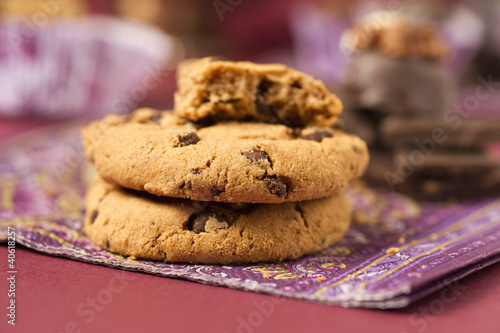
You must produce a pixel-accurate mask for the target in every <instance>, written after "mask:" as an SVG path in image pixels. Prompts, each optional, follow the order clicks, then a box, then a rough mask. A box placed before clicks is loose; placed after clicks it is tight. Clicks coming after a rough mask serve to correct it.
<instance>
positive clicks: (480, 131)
mask: <svg viewBox="0 0 500 333" xmlns="http://www.w3.org/2000/svg"><path fill="white" fill-rule="evenodd" d="M457 125H458V123H451V122H447V121H444V120H436V119H429V118H414V119H403V118H399V117H387V118H386V119H385V120H384V121H383V122H382V123H381V124H380V134H381V141H382V142H383V143H384V144H385V145H387V146H394V145H395V143H397V144H414V143H415V142H416V141H420V142H422V141H425V140H427V141H428V140H433V141H434V142H435V143H436V144H437V145H439V147H450V148H459V149H473V148H481V147H483V146H484V145H485V144H487V143H490V142H495V141H500V121H498V120H494V119H493V120H486V119H485V120H480V119H478V120H461V121H460V124H459V125H458V126H457Z"/></svg>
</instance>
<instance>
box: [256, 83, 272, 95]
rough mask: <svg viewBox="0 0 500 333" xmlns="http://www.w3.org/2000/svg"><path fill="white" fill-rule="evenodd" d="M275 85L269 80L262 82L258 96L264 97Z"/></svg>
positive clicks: (258, 89)
mask: <svg viewBox="0 0 500 333" xmlns="http://www.w3.org/2000/svg"><path fill="white" fill-rule="evenodd" d="M273 84H274V82H272V81H269V80H267V79H263V80H262V81H260V83H259V85H258V86H257V96H262V95H264V94H265V93H267V92H268V91H269V88H271V86H272V85H273Z"/></svg>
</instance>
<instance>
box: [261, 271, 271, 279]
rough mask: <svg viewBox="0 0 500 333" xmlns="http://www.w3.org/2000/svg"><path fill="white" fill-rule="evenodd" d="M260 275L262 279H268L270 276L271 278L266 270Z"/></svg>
mask: <svg viewBox="0 0 500 333" xmlns="http://www.w3.org/2000/svg"><path fill="white" fill-rule="evenodd" d="M262 277H263V278H264V279H270V278H271V275H270V274H269V273H268V272H264V273H262Z"/></svg>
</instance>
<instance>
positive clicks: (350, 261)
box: [0, 124, 500, 308]
mask: <svg viewBox="0 0 500 333" xmlns="http://www.w3.org/2000/svg"><path fill="white" fill-rule="evenodd" d="M92 173H93V171H92V169H91V168H89V166H88V165H86V164H85V163H84V157H83V154H82V151H81V146H80V138H79V131H78V124H68V125H66V126H65V127H58V128H49V129H45V130H38V131H36V132H34V133H31V134H28V135H24V136H23V137H17V138H14V139H11V140H8V141H6V142H4V143H2V145H1V146H0V200H1V201H0V241H6V239H7V229H8V226H11V227H14V228H15V229H16V238H17V242H18V243H19V244H22V245H24V246H26V247H28V248H31V249H34V250H36V251H40V252H42V253H46V254H52V255H58V256H63V257H66V258H70V259H74V260H80V261H84V262H88V263H95V264H100V265H105V266H109V267H114V268H120V269H127V270H133V271H141V272H145V273H149V274H155V275H160V276H164V277H177V278H184V279H188V280H191V281H196V282H201V283H208V284H213V285H219V286H226V287H230V288H236V289H243V290H250V291H255V292H263V293H268V294H272V295H279V296H286V297H292V298H298V299H304V300H309V301H315V302H323V303H326V304H332V305H342V306H356V307H377V308H397V307H404V306H406V305H408V304H410V303H411V302H413V301H415V300H417V299H420V298H422V297H424V296H426V295H427V294H429V293H431V292H433V291H435V290H436V289H438V288H441V287H443V286H445V285H448V284H450V283H453V282H454V281H456V280H457V279H459V278H461V277H463V276H465V275H468V274H470V273H472V272H474V271H476V270H478V269H480V268H482V267H484V266H487V265H489V264H492V263H494V262H497V261H499V260H500V195H499V196H497V197H491V198H488V199H484V200H481V201H475V202H462V203H447V204H433V203H424V202H422V203H419V202H416V201H414V200H412V199H410V198H408V197H405V196H401V195H398V194H394V193H384V192H378V191H375V190H373V189H370V188H367V187H366V186H364V185H363V184H361V183H356V184H353V185H352V186H351V187H350V188H349V189H348V191H347V194H348V197H349V199H350V200H351V202H352V203H353V206H354V215H353V219H354V221H355V222H354V223H353V225H352V227H351V229H350V230H349V231H348V233H347V234H346V236H345V238H344V239H343V240H341V241H340V242H339V243H338V244H336V245H334V246H332V247H330V248H329V249H327V250H325V251H323V252H320V253H317V254H314V255H309V256H305V257H303V258H300V259H297V260H292V261H288V262H284V263H275V264H254V265H239V266H213V265H180V264H168V263H163V262H153V261H146V260H133V259H131V258H124V257H122V256H119V255H116V254H113V253H109V252H107V251H105V250H102V249H100V248H97V247H95V246H93V245H92V243H90V242H89V241H88V239H87V238H86V237H85V235H84V234H83V233H82V232H81V231H80V227H81V225H82V216H83V212H84V205H83V195H84V193H85V184H86V182H87V181H88V179H90V178H91V176H92V175H91V174H92ZM131 223H133V221H131Z"/></svg>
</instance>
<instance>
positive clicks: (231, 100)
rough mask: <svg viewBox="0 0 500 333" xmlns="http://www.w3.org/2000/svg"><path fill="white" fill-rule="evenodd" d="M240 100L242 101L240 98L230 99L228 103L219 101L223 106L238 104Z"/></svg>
mask: <svg viewBox="0 0 500 333" xmlns="http://www.w3.org/2000/svg"><path fill="white" fill-rule="evenodd" d="M239 100H240V99H239V98H231V99H228V100H227V101H219V103H222V104H233V103H236V102H238V101H239Z"/></svg>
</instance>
